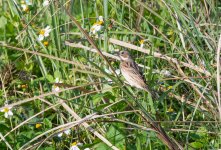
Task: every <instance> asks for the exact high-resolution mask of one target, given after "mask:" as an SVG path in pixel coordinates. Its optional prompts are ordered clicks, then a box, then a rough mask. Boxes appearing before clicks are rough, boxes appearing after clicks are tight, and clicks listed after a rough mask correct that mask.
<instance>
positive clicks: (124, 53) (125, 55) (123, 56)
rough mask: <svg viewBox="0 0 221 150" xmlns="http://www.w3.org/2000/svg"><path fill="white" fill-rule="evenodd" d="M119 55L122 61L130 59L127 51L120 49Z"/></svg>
mask: <svg viewBox="0 0 221 150" xmlns="http://www.w3.org/2000/svg"><path fill="white" fill-rule="evenodd" d="M119 57H120V59H121V60H122V61H131V60H132V59H131V56H130V53H129V52H128V51H120V53H119Z"/></svg>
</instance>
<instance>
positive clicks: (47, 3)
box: [42, 0, 50, 7]
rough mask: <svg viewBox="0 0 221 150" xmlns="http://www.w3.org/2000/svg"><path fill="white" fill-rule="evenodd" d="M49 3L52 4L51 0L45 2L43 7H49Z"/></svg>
mask: <svg viewBox="0 0 221 150" xmlns="http://www.w3.org/2000/svg"><path fill="white" fill-rule="evenodd" d="M49 3H50V2H49V0H45V1H44V2H43V4H42V5H43V7H46V6H48V5H49Z"/></svg>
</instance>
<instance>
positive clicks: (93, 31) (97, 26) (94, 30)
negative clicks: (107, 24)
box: [90, 16, 104, 35]
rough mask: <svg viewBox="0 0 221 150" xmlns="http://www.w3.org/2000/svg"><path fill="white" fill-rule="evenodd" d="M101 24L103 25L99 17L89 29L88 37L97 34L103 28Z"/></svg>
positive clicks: (101, 17) (101, 18)
mask: <svg viewBox="0 0 221 150" xmlns="http://www.w3.org/2000/svg"><path fill="white" fill-rule="evenodd" d="M103 24H104V20H103V16H99V18H98V21H97V22H96V23H94V24H93V26H92V27H91V29H90V35H95V34H96V33H97V32H99V31H100V30H102V29H103V27H104V26H103Z"/></svg>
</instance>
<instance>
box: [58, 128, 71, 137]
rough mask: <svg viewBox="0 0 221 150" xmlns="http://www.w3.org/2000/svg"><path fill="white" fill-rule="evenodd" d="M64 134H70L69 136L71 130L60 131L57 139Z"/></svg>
mask: <svg viewBox="0 0 221 150" xmlns="http://www.w3.org/2000/svg"><path fill="white" fill-rule="evenodd" d="M64 133H65V134H66V135H70V134H71V129H67V130H65V131H62V132H61V133H59V134H58V137H62V135H63V134H64Z"/></svg>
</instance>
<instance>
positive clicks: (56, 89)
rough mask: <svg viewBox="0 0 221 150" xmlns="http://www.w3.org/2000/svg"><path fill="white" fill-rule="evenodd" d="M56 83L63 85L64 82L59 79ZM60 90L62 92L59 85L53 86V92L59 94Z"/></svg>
mask: <svg viewBox="0 0 221 150" xmlns="http://www.w3.org/2000/svg"><path fill="white" fill-rule="evenodd" d="M55 83H62V81H61V80H60V79H59V78H56V79H55ZM59 90H60V88H59V86H57V85H53V86H52V92H58V91H59Z"/></svg>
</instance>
